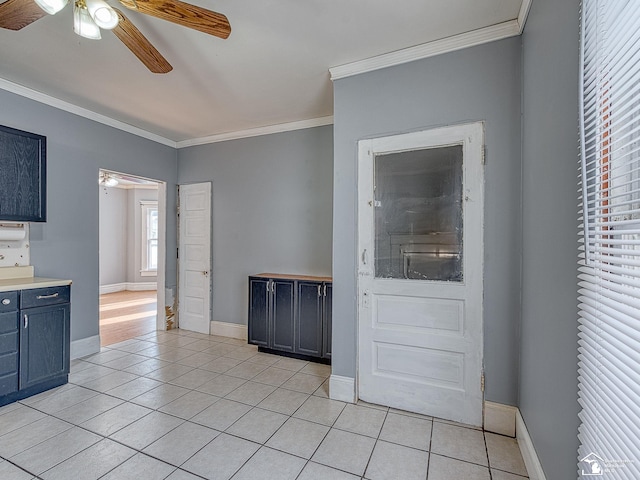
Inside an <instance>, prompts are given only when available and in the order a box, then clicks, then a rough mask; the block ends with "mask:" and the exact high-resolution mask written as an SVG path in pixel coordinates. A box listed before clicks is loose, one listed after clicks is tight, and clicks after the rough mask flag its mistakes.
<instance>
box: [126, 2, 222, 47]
mask: <svg viewBox="0 0 640 480" xmlns="http://www.w3.org/2000/svg"><path fill="white" fill-rule="evenodd" d="M119 1H120V3H121V4H122V5H123V6H125V7H127V8H129V9H131V10H137V11H138V12H140V13H145V14H147V15H151V16H153V17H157V18H161V19H162V20H167V21H169V22H173V23H176V24H178V25H182V26H183V27H187V28H192V29H194V30H199V31H200V32H204V33H208V34H209V35H214V36H216V37H220V38H227V37H228V36H229V34H231V25H229V20H228V19H227V17H226V16H224V15H223V14H221V13H217V12H213V11H211V10H207V9H205V8H202V7H197V6H195V5H191V4H190V3H185V2H181V1H180V0H119Z"/></svg>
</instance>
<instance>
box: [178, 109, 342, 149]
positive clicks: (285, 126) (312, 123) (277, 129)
mask: <svg viewBox="0 0 640 480" xmlns="http://www.w3.org/2000/svg"><path fill="white" fill-rule="evenodd" d="M325 125H333V115H330V116H327V117H318V118H311V119H309V120H300V121H297V122H288V123H279V124H276V125H267V126H265V127H257V128H250V129H247V130H238V131H236V132H228V133H220V134H217V135H210V136H208V137H201V138H193V139H191V140H183V141H181V142H177V144H176V148H185V147H193V146H195V145H205V144H208V143H218V142H226V141H228V140H238V139H240V138H249V137H259V136H261V135H271V134H273V133H282V132H291V131H294V130H304V129H305V128H313V127H323V126H325Z"/></svg>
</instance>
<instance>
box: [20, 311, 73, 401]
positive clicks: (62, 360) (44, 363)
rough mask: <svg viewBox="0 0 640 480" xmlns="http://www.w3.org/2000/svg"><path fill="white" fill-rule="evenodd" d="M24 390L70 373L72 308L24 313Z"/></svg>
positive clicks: (21, 346)
mask: <svg viewBox="0 0 640 480" xmlns="http://www.w3.org/2000/svg"><path fill="white" fill-rule="evenodd" d="M22 314H23V315H24V316H26V317H27V321H26V322H25V320H24V318H23V319H21V320H22V324H21V328H20V389H24V388H27V387H30V386H32V385H35V384H37V383H39V382H42V381H45V380H47V379H49V378H53V377H55V376H58V375H63V374H65V373H68V372H69V360H68V359H69V355H68V352H69V332H68V323H69V304H65V305H56V306H46V307H36V308H29V309H27V310H22Z"/></svg>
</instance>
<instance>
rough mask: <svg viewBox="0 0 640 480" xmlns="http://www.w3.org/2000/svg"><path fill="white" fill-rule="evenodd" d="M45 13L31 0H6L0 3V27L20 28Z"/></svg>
mask: <svg viewBox="0 0 640 480" xmlns="http://www.w3.org/2000/svg"><path fill="white" fill-rule="evenodd" d="M45 15H46V13H45V11H44V10H42V9H41V8H40V7H39V6H38V5H37V4H36V3H35V2H34V1H33V0H7V1H6V2H4V3H2V4H0V28H8V29H9V30H20V29H21V28H24V27H26V26H27V25H30V24H32V23H33V22H35V21H36V20H38V19H40V18H42V17H44V16H45Z"/></svg>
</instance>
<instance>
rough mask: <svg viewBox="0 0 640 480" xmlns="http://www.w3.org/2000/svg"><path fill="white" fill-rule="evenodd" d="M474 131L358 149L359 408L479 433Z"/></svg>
mask: <svg viewBox="0 0 640 480" xmlns="http://www.w3.org/2000/svg"><path fill="white" fill-rule="evenodd" d="M483 142H484V129H483V124H482V123H474V124H468V125H459V126H451V127H444V128H437V129H433V130H428V131H424V132H415V133H409V134H403V135H394V136H390V137H384V138H377V139H371V140H362V141H360V142H359V149H358V251H359V262H358V302H359V305H358V328H359V330H358V397H359V398H360V399H362V400H364V401H367V402H371V403H377V404H381V405H388V406H391V407H395V408H399V409H403V410H408V411H412V412H418V413H422V414H426V415H433V416H436V417H440V418H445V419H450V420H455V421H458V422H464V423H467V424H471V425H481V424H482V400H483V398H482V397H483V394H482V386H481V384H482V265H483V182H484V180H483V148H484V146H483Z"/></svg>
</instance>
